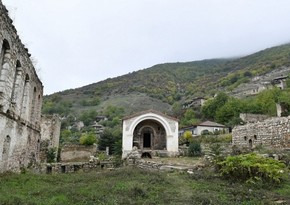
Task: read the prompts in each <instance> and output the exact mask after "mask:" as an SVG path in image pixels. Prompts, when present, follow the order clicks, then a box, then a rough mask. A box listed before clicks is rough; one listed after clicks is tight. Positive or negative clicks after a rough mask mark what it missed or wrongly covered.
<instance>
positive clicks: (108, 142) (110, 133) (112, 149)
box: [98, 127, 122, 155]
mask: <svg viewBox="0 0 290 205" xmlns="http://www.w3.org/2000/svg"><path fill="white" fill-rule="evenodd" d="M121 145H122V132H121V129H120V128H119V127H118V128H106V129H105V130H104V132H103V133H102V134H101V135H100V139H99V142H98V147H99V149H100V150H106V147H109V153H110V154H117V155H120V154H121V153H122V146H121Z"/></svg>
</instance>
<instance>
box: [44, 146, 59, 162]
mask: <svg viewBox="0 0 290 205" xmlns="http://www.w3.org/2000/svg"><path fill="white" fill-rule="evenodd" d="M56 151H57V149H56V148H55V147H54V148H49V149H48V150H47V152H46V160H47V162H48V163H52V162H55V161H56V158H57V155H56Z"/></svg>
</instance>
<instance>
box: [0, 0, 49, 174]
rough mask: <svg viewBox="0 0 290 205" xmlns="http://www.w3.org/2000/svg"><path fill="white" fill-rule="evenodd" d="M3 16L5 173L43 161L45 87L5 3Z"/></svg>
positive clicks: (0, 126) (0, 71)
mask: <svg viewBox="0 0 290 205" xmlns="http://www.w3.org/2000/svg"><path fill="white" fill-rule="evenodd" d="M0 16H1V18H0V173H1V172H5V171H19V170H20V169H21V168H27V167H29V166H32V165H33V164H35V163H38V162H40V144H41V140H42V139H41V123H40V122H41V106H42V98H43V85H42V83H41V81H40V79H39V77H38V76H37V73H36V71H35V68H34V66H33V63H32V61H31V58H30V56H31V55H30V54H29V52H28V49H27V48H26V47H25V46H24V44H23V43H22V42H21V40H20V38H19V36H18V34H17V30H16V28H15V27H14V26H13V24H12V20H11V19H10V17H9V15H8V11H7V9H6V8H5V6H4V5H3V4H2V2H1V0H0ZM49 135H50V134H49ZM44 136H45V135H43V137H44ZM54 136H55V135H54ZM53 143H54V142H53Z"/></svg>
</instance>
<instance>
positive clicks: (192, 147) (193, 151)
mask: <svg viewBox="0 0 290 205" xmlns="http://www.w3.org/2000/svg"><path fill="white" fill-rule="evenodd" d="M200 155H201V146H200V143H199V142H196V141H194V142H191V143H190V144H189V147H188V156H190V157H194V156H200Z"/></svg>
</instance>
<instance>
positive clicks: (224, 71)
mask: <svg viewBox="0 0 290 205" xmlns="http://www.w3.org/2000/svg"><path fill="white" fill-rule="evenodd" d="M285 67H286V68H287V67H290V44H285V45H281V46H276V47H273V48H268V49H265V50H262V51H259V52H257V53H254V54H252V55H248V56H245V57H241V58H231V59H211V60H202V61H193V62H185V63H165V64H159V65H155V66H152V67H150V68H147V69H143V70H140V71H136V72H132V73H129V74H127V75H123V76H120V77H116V78H109V79H107V80H104V81H101V82H98V83H93V84H90V85H87V86H84V87H81V88H77V89H70V90H65V91H62V92H58V93H55V94H52V95H48V96H45V97H44V106H43V111H44V113H54V112H58V113H60V114H63V115H67V114H74V115H79V114H80V113H82V112H83V111H86V110H92V109H93V110H96V111H98V112H101V111H102V110H104V109H106V107H108V106H109V105H111V106H118V107H122V108H124V110H125V113H126V114H130V113H133V112H137V111H140V110H145V109H152V108H153V109H156V110H160V111H163V112H167V113H170V112H171V111H172V106H173V104H174V103H177V102H183V101H184V100H186V99H188V98H192V97H206V98H207V97H211V96H213V95H214V94H215V93H217V92H219V91H226V92H229V93H230V92H232V91H234V90H235V89H236V88H237V87H238V86H239V85H241V84H243V83H248V82H250V81H251V80H252V79H253V78H255V77H256V76H263V75H266V74H268V73H271V72H272V73H273V72H275V70H279V69H282V68H285Z"/></svg>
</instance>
